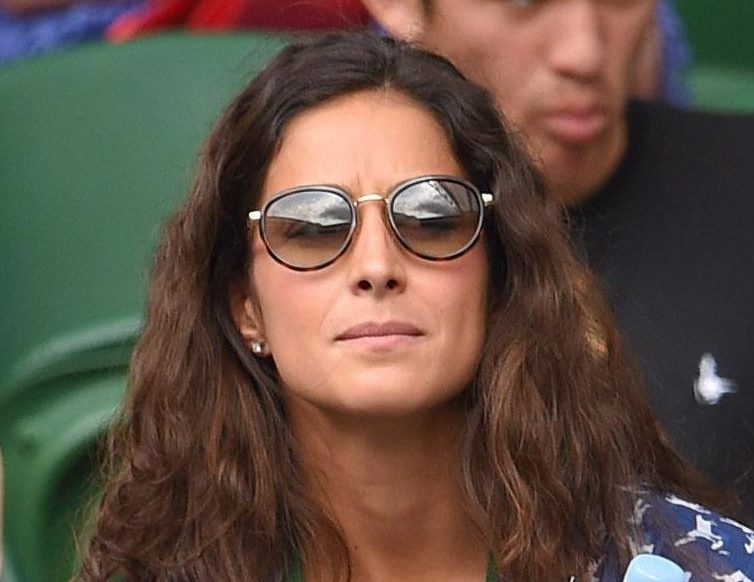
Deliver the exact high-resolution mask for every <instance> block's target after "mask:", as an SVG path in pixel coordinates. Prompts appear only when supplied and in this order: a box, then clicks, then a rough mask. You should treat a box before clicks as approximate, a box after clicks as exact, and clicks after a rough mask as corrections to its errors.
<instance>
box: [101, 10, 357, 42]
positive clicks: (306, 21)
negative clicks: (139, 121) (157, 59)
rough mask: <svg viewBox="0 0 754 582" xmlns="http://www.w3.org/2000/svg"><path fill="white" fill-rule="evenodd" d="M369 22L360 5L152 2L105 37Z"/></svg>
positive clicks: (117, 38) (120, 38)
mask: <svg viewBox="0 0 754 582" xmlns="http://www.w3.org/2000/svg"><path fill="white" fill-rule="evenodd" d="M368 22H369V14H368V12H367V11H366V9H365V8H364V6H363V5H362V4H361V1H360V0H153V1H152V2H151V3H150V4H149V6H148V7H147V8H145V9H144V10H141V11H137V12H136V13H130V14H125V15H123V16H121V17H120V18H119V19H117V20H116V21H115V22H114V23H113V24H112V25H110V28H109V29H108V30H107V33H106V36H107V38H108V39H110V40H113V41H123V40H128V39H129V38H132V37H134V36H138V35H140V34H145V33H148V32H151V31H154V30H158V29H161V28H171V27H188V28H194V29H198V30H222V29H233V28H262V29H268V30H322V29H333V28H345V27H355V26H364V25H365V24H367V23H368Z"/></svg>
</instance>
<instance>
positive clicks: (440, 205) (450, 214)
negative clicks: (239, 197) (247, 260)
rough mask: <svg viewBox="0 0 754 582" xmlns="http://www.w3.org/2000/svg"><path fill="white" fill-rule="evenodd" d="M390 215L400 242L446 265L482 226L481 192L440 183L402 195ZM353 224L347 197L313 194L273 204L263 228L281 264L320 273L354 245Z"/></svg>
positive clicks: (411, 188)
mask: <svg viewBox="0 0 754 582" xmlns="http://www.w3.org/2000/svg"><path fill="white" fill-rule="evenodd" d="M389 213H390V216H391V223H392V225H393V227H394V231H395V234H396V236H397V237H398V238H399V239H400V241H401V242H402V243H403V244H404V245H405V246H406V247H407V248H408V249H409V250H410V251H412V252H414V253H415V254H417V255H419V256H421V257H424V258H428V259H447V258H451V257H454V256H456V255H458V254H460V253H462V252H464V251H465V250H466V249H467V248H468V247H469V245H470V244H471V243H472V242H473V241H474V238H475V236H476V234H477V232H478V230H479V227H480V221H481V206H480V199H479V195H478V194H477V193H476V191H475V190H473V189H472V188H471V187H470V186H468V185H466V184H463V183H458V182H455V181H452V180H446V179H439V178H437V179H435V178H429V179H425V180H421V181H418V182H414V183H412V184H409V185H407V186H404V187H403V188H402V189H400V190H398V192H397V193H396V194H395V195H393V197H392V198H391V201H390V209H389ZM354 220H355V213H354V206H353V204H352V203H351V202H350V201H349V200H348V199H346V198H344V196H343V195H342V194H339V193H336V192H334V191H330V190H327V189H324V188H312V189H306V190H298V191H295V192H291V193H289V194H285V195H282V196H281V197H280V198H277V199H275V200H273V202H272V203H271V204H269V206H268V207H267V209H266V211H265V215H264V220H263V227H262V228H263V232H264V236H265V241H266V243H267V246H268V248H269V249H270V252H271V253H272V254H273V256H274V257H275V258H276V259H277V260H279V261H281V262H282V263H284V264H286V265H288V266H290V267H293V268H294V269H316V268H318V267H322V266H324V265H326V264H328V263H329V262H331V261H333V260H334V259H335V258H336V257H337V256H338V255H339V254H340V253H341V252H342V251H343V250H344V249H345V247H346V246H347V245H348V244H349V242H350V238H349V237H350V236H351V232H352V230H353V228H354Z"/></svg>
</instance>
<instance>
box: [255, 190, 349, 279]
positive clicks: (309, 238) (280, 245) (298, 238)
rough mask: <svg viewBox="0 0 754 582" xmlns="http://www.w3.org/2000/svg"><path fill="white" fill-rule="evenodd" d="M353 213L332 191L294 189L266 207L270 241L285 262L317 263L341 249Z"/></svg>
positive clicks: (298, 265)
mask: <svg viewBox="0 0 754 582" xmlns="http://www.w3.org/2000/svg"><path fill="white" fill-rule="evenodd" d="M352 215H353V213H352V208H351V205H350V204H349V203H348V202H347V201H346V200H344V199H343V198H342V197H341V196H339V195H337V194H334V193H332V192H327V191H324V190H310V191H308V190H307V191H301V192H294V193H292V194H290V195H288V196H283V197H281V198H279V199H277V200H276V201H275V202H273V203H272V204H271V205H270V206H269V207H268V208H267V213H266V217H265V236H266V238H267V244H268V245H269V247H270V249H271V250H272V251H273V253H274V254H275V256H276V257H277V258H278V259H280V260H281V261H283V262H284V263H287V264H289V265H291V266H293V267H296V268H300V269H308V268H312V267H316V266H318V265H321V264H324V263H326V262H328V261H330V260H331V259H332V258H333V257H335V256H336V255H337V254H338V253H339V252H340V250H341V248H342V247H343V245H344V244H345V243H346V240H347V239H348V235H349V233H350V231H351V220H352Z"/></svg>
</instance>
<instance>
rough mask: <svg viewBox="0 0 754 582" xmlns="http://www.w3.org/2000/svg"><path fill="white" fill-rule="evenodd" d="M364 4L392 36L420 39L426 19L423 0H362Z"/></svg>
mask: <svg viewBox="0 0 754 582" xmlns="http://www.w3.org/2000/svg"><path fill="white" fill-rule="evenodd" d="M362 2H363V4H364V6H365V7H366V9H367V10H368V11H369V13H370V14H371V15H372V18H374V19H375V20H376V21H377V22H378V23H379V24H380V25H381V26H382V27H383V28H384V29H385V31H386V32H387V33H388V34H389V35H390V36H391V37H393V38H397V39H401V40H409V41H415V42H416V41H420V40H421V37H422V33H423V31H424V25H425V21H426V19H427V7H426V6H425V2H424V1H423V0H362Z"/></svg>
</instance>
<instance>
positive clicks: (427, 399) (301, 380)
mask: <svg viewBox="0 0 754 582" xmlns="http://www.w3.org/2000/svg"><path fill="white" fill-rule="evenodd" d="M427 174H450V175H454V176H458V177H463V176H464V172H463V170H462V169H461V167H460V166H459V164H458V162H457V161H456V160H455V158H454V156H453V153H452V151H451V148H450V146H449V144H448V141H447V138H446V136H445V133H444V131H443V129H442V128H441V127H440V125H439V124H438V123H437V122H436V121H435V120H434V118H433V117H432V115H431V114H430V113H429V112H428V111H426V110H425V109H424V108H423V107H422V106H420V105H418V104H417V103H415V102H414V101H412V100H410V99H409V98H407V97H405V96H403V95H402V94H399V93H396V92H392V91H389V90H384V91H383V90H380V91H377V90H373V91H364V92H359V93H355V94H351V95H348V96H344V97H340V98H337V99H335V100H333V101H330V102H327V103H325V104H323V105H319V106H317V107H315V108H313V109H310V110H308V111H306V112H304V113H301V114H299V115H298V116H296V117H294V118H293V119H292V120H291V122H290V123H289V124H288V126H287V128H286V130H285V133H284V135H283V139H282V142H281V147H280V149H279V152H278V153H277V155H276V156H275V158H274V159H273V161H272V164H271V166H270V169H269V172H268V175H267V178H266V182H265V184H264V187H263V193H262V200H261V201H260V203H259V207H261V204H262V203H263V202H264V201H266V200H268V199H269V198H270V197H272V196H273V195H275V194H276V193H278V192H280V191H282V190H285V189H288V188H292V187H294V186H301V185H313V184H329V185H336V186H339V187H341V188H342V189H344V190H345V191H346V192H348V193H349V194H350V195H352V196H353V197H354V198H358V197H360V196H363V195H364V194H369V193H379V194H381V195H386V194H387V193H389V192H390V191H391V189H392V188H393V187H394V186H395V185H396V184H398V183H399V182H402V181H404V180H407V179H410V178H415V177H418V176H422V175H427ZM358 221H359V222H358V224H359V227H358V230H357V232H356V233H355V238H354V240H353V241H352V243H351V246H350V247H349V248H348V250H347V251H346V252H345V253H344V254H343V255H342V256H341V257H340V258H338V259H337V260H336V261H335V262H334V263H332V264H331V265H329V266H327V267H324V268H322V269H319V270H315V271H306V272H301V271H294V270H291V269H289V268H287V267H285V266H283V265H281V264H279V263H277V262H276V261H275V260H273V259H272V258H271V257H270V255H269V254H268V253H267V251H266V249H265V247H264V244H263V242H262V240H261V239H260V236H259V231H258V228H257V227H254V228H253V231H252V237H251V258H252V264H253V267H252V269H251V272H250V275H249V277H250V281H249V288H250V289H252V290H253V291H252V292H251V294H250V295H247V296H244V297H238V298H236V300H235V301H234V314H235V319H236V323H237V325H238V327H239V330H240V331H241V333H242V335H243V336H244V337H245V338H246V340H247V341H252V340H255V339H256V340H258V339H264V341H265V342H266V343H267V345H268V348H269V350H270V357H272V358H273V359H274V362H275V365H276V368H277V370H278V373H279V379H280V383H281V386H282V389H283V391H284V397H285V400H286V404H287V406H288V407H289V408H290V407H296V408H298V409H307V408H309V409H311V408H312V407H314V408H316V409H318V410H320V411H322V412H328V413H336V414H341V415H347V416H355V415H356V416H363V415H368V416H375V417H386V418H387V417H395V416H397V415H407V414H414V413H419V412H422V411H431V410H432V409H433V408H435V407H438V406H441V405H443V404H447V403H448V402H450V401H452V400H453V399H454V397H455V396H457V395H458V394H459V393H460V392H461V391H463V390H464V388H466V387H467V386H468V384H469V382H470V381H471V380H472V378H473V376H474V374H475V371H476V367H477V363H478V360H479V357H480V352H481V349H482V343H483V339H484V334H485V314H486V304H487V278H488V269H487V258H486V252H485V249H484V245H483V244H481V243H477V244H476V245H475V246H474V247H472V248H471V250H470V251H468V252H467V253H466V254H464V255H462V256H461V257H459V258H456V259H452V260H449V261H428V260H425V259H421V258H419V257H416V256H414V255H412V254H411V253H410V252H409V251H407V250H406V249H405V248H404V247H402V246H401V245H400V243H398V242H397V241H396V240H395V239H394V238H393V236H392V235H391V233H390V232H389V229H388V226H387V224H386V216H385V205H384V204H383V203H381V202H367V203H363V204H360V205H359V207H358Z"/></svg>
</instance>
